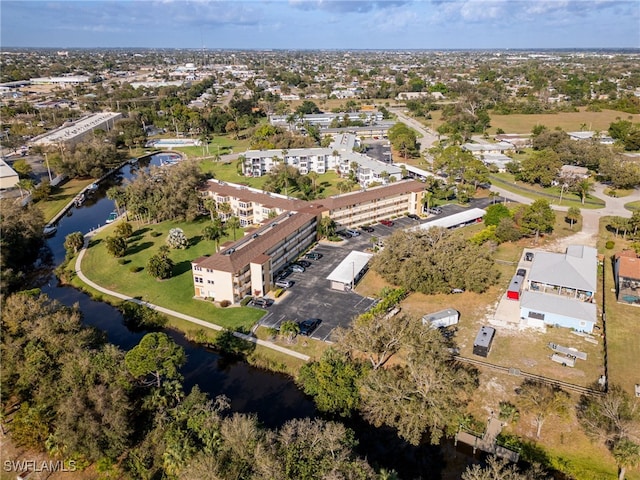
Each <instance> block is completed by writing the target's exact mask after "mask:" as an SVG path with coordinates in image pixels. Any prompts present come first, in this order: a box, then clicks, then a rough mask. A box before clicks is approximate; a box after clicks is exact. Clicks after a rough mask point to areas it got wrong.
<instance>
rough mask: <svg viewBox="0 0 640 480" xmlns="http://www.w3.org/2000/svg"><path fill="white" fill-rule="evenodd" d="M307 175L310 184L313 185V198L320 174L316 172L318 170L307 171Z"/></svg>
mask: <svg viewBox="0 0 640 480" xmlns="http://www.w3.org/2000/svg"><path fill="white" fill-rule="evenodd" d="M307 177H309V180H311V185H312V186H313V196H314V198H315V196H316V187H317V183H318V178H319V177H320V175H319V174H318V172H309V173H307Z"/></svg>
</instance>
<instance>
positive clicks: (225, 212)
mask: <svg viewBox="0 0 640 480" xmlns="http://www.w3.org/2000/svg"><path fill="white" fill-rule="evenodd" d="M218 212H219V213H220V214H221V215H220V216H221V217H222V220H226V219H227V217H228V216H229V215H231V213H232V212H233V209H232V208H231V205H230V204H229V203H228V202H222V203H221V204H219V205H218Z"/></svg>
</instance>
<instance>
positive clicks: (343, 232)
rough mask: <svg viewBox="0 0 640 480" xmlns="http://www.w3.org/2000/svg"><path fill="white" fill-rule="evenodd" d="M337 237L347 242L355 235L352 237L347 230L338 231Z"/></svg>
mask: <svg viewBox="0 0 640 480" xmlns="http://www.w3.org/2000/svg"><path fill="white" fill-rule="evenodd" d="M336 235H338V236H339V237H342V238H344V239H345V240H346V239H347V238H351V237H352V236H353V235H351V234H350V233H349V232H347V231H346V230H338V231H337V232H336Z"/></svg>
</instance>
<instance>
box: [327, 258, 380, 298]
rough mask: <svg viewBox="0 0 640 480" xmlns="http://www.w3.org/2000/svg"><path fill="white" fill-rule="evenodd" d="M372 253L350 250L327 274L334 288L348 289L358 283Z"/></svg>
mask: <svg viewBox="0 0 640 480" xmlns="http://www.w3.org/2000/svg"><path fill="white" fill-rule="evenodd" d="M371 257H373V254H372V253H365V252H358V251H355V250H354V251H352V252H350V253H349V255H347V256H346V257H345V258H344V260H342V262H340V264H339V265H338V266H337V267H336V268H335V269H334V270H333V272H331V273H330V274H329V276H328V277H327V280H329V281H330V282H331V288H333V289H334V290H349V289H350V288H353V286H354V285H355V284H356V283H358V280H360V278H362V276H363V275H364V274H365V272H366V269H367V265H368V264H369V260H371Z"/></svg>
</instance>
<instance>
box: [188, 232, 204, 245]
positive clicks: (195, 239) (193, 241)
mask: <svg viewBox="0 0 640 480" xmlns="http://www.w3.org/2000/svg"><path fill="white" fill-rule="evenodd" d="M202 239H203V237H202V235H196V236H195V237H191V238H190V239H189V246H190V247H193V246H195V245H197V244H199V243H200V242H201V241H202Z"/></svg>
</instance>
